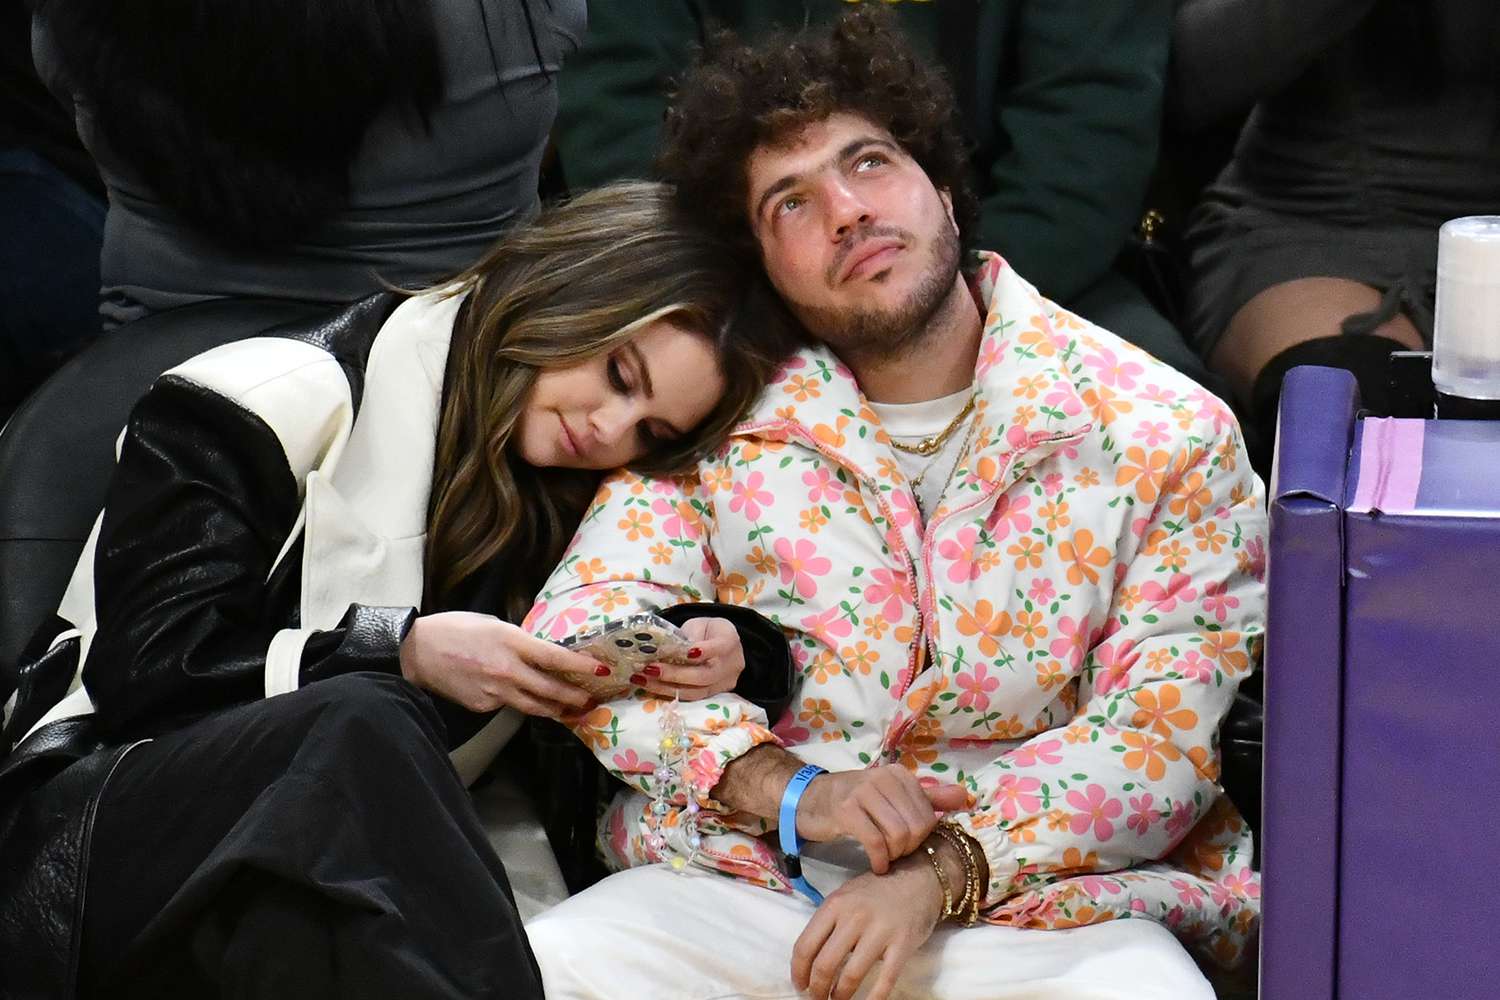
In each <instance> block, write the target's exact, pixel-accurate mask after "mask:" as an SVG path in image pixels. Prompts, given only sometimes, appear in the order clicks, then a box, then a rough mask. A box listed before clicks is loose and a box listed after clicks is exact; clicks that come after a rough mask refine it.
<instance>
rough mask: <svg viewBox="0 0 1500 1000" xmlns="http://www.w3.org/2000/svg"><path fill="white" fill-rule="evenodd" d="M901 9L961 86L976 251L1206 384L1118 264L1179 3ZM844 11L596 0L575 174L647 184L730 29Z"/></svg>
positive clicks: (1155, 120) (793, 4) (796, 3)
mask: <svg viewBox="0 0 1500 1000" xmlns="http://www.w3.org/2000/svg"><path fill="white" fill-rule="evenodd" d="M866 6H878V7H881V8H884V9H886V10H887V11H888V12H889V13H890V15H891V17H892V19H893V20H894V21H895V22H896V23H897V24H898V25H899V28H900V30H901V31H902V32H903V33H904V34H905V35H907V36H908V37H910V39H911V40H912V43H913V45H914V46H916V48H917V49H918V51H920V52H921V53H922V54H923V56H924V57H925V58H928V59H930V60H932V61H933V63H934V64H935V65H940V66H942V67H943V69H944V70H945V71H946V74H947V76H948V77H949V79H950V80H951V81H952V83H953V88H954V91H955V94H956V96H957V98H958V101H959V104H960V108H961V112H962V119H963V127H964V131H965V135H966V138H967V140H968V141H969V143H970V152H971V155H970V163H969V167H970V169H971V171H972V174H973V177H974V179H975V180H976V182H977V185H976V186H977V190H978V193H979V196H980V205H979V219H978V222H977V224H976V227H975V231H976V239H977V242H978V245H982V246H984V247H986V248H989V249H993V250H995V251H997V252H999V253H1000V254H1002V255H1003V256H1004V257H1005V259H1006V261H1007V262H1008V263H1010V264H1011V265H1012V266H1013V267H1014V268H1015V269H1016V270H1017V271H1018V272H1020V273H1021V274H1023V275H1025V276H1026V278H1027V280H1028V281H1031V282H1033V283H1034V284H1035V285H1036V286H1037V289H1038V290H1039V291H1040V292H1041V293H1042V294H1043V295H1045V296H1047V297H1048V298H1049V299H1052V300H1054V301H1056V302H1058V303H1060V304H1062V305H1063V306H1065V307H1067V308H1068V309H1070V310H1073V311H1074V312H1077V313H1079V314H1080V315H1082V316H1083V317H1085V318H1086V319H1089V320H1092V321H1093V322H1095V323H1098V324H1099V325H1101V326H1103V327H1105V328H1106V329H1109V330H1113V331H1114V332H1116V333H1118V334H1120V335H1121V336H1123V337H1124V338H1125V339H1126V340H1129V341H1130V342H1132V343H1134V344H1136V345H1137V346H1139V347H1142V348H1144V349H1145V350H1147V351H1148V352H1150V353H1151V354H1153V355H1155V356H1156V357H1158V358H1160V359H1161V360H1163V361H1165V362H1167V363H1168V364H1170V365H1172V366H1173V367H1174V368H1176V369H1178V370H1179V371H1181V372H1183V373H1184V374H1186V375H1188V376H1189V377H1190V378H1192V379H1194V380H1195V381H1197V382H1200V383H1208V384H1210V388H1212V387H1213V386H1212V385H1211V380H1210V376H1209V374H1208V372H1207V370H1206V369H1205V368H1204V366H1203V363H1202V361H1201V360H1199V358H1198V356H1197V355H1195V354H1194V353H1193V351H1192V350H1191V348H1189V346H1188V344H1187V342H1186V341H1185V340H1184V339H1183V336H1182V334H1181V333H1180V332H1179V331H1178V330H1177V329H1176V328H1175V327H1174V326H1173V325H1172V324H1171V323H1170V322H1168V320H1167V319H1166V318H1165V317H1164V316H1162V315H1161V314H1160V313H1159V312H1157V311H1156V309H1155V308H1154V307H1153V306H1152V305H1151V303H1150V302H1149V301H1148V300H1147V298H1146V296H1145V295H1144V294H1143V292H1142V291H1141V289H1140V288H1138V287H1136V285H1134V284H1132V283H1131V282H1130V281H1129V280H1128V279H1127V278H1125V277H1124V276H1123V275H1122V274H1120V273H1119V272H1117V271H1116V270H1115V269H1114V268H1113V266H1112V265H1113V264H1114V263H1115V260H1116V258H1117V257H1119V255H1120V253H1121V250H1122V249H1123V248H1124V246H1125V244H1126V241H1127V239H1128V238H1129V236H1130V233H1131V231H1132V229H1133V228H1134V227H1135V225H1136V223H1137V221H1138V220H1139V219H1140V217H1141V208H1142V204H1143V202H1144V200H1145V196H1146V187H1147V183H1148V181H1149V180H1150V177H1151V170H1152V165H1153V163H1154V161H1155V158H1156V150H1157V138H1158V131H1159V125H1160V121H1161V100H1162V89H1163V86H1164V81H1165V74H1166V60H1167V44H1168V39H1169V36H1170V28H1171V23H1170V19H1171V8H1170V6H1169V5H1168V4H1166V3H1164V2H1160V0H1136V2H1133V3H1091V4H1079V3H1073V4H1060V3H1049V2H1044V0H957V2H955V0H941V2H938V3H903V4H874V3H868V4H866ZM849 9H850V4H849V3H848V2H846V0H715V2H712V3H710V2H706V0H595V2H594V3H592V4H590V5H589V26H588V35H587V36H586V38H585V39H584V44H583V47H582V48H581V49H580V50H579V51H578V52H577V53H576V54H575V55H574V56H573V57H572V58H571V59H570V60H569V62H568V71H567V72H566V73H564V74H563V76H562V77H561V82H560V86H561V106H560V107H559V109H558V116H557V129H556V135H557V145H558V154H559V158H560V160H561V164H562V170H563V175H564V177H565V178H566V180H567V182H568V183H569V184H572V185H581V186H585V187H586V186H588V185H590V184H597V183H599V182H600V181H603V180H607V179H610V178H615V177H645V176H649V175H650V174H649V171H650V167H651V161H652V157H653V156H654V155H655V153H656V149H657V143H658V140H659V138H660V136H661V128H662V118H663V113H664V112H665V110H666V107H667V95H668V91H669V89H670V85H671V79H672V77H673V76H674V75H676V74H677V73H679V72H680V70H681V69H682V67H684V66H686V65H687V63H688V60H689V57H690V55H691V53H692V50H693V48H694V47H695V46H700V45H702V44H704V43H705V42H707V41H708V40H709V39H710V37H711V36H712V34H713V32H714V30H715V29H717V28H727V29H730V30H733V31H734V32H735V33H736V34H737V35H738V36H740V37H742V38H745V39H748V40H755V39H758V38H764V37H766V36H768V35H770V34H771V33H772V32H773V31H775V30H776V29H789V30H795V29H798V28H801V27H804V26H806V25H809V24H831V23H832V22H833V21H834V20H836V19H837V18H838V17H840V16H842V15H843V14H844V13H845V12H847V11H848V10H849Z"/></svg>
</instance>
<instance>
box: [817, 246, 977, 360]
mask: <svg viewBox="0 0 1500 1000" xmlns="http://www.w3.org/2000/svg"><path fill="white" fill-rule="evenodd" d="M945 221H946V220H945ZM869 235H870V236H879V235H888V234H885V233H871V234H869ZM903 235H904V234H903ZM867 238H868V237H867ZM859 242H863V240H861V241H859ZM907 245H908V246H910V245H911V244H910V242H908V244H907ZM930 257H931V264H930V266H929V267H928V269H927V272H926V273H925V274H924V275H922V280H921V281H920V282H918V283H917V287H916V288H915V289H913V290H912V293H911V294H910V295H908V296H907V297H906V301H904V302H902V303H901V304H900V305H898V306H897V307H895V308H894V309H889V310H876V309H858V308H853V309H839V308H835V307H822V306H807V305H802V304H800V303H798V304H793V311H794V312H795V313H796V314H797V315H798V317H799V318H800V319H801V320H802V323H803V325H804V326H805V327H806V328H807V331H808V332H809V333H811V334H812V335H813V336H814V337H816V338H817V339H818V340H821V341H823V342H824V343H826V344H827V345H828V346H829V347H832V348H833V349H834V350H835V351H836V352H837V353H838V355H839V356H840V357H841V358H843V359H844V360H845V361H846V362H851V363H854V364H858V363H860V362H882V361H891V360H894V359H897V358H900V357H903V356H905V355H908V354H910V353H911V352H912V351H914V350H916V348H918V347H919V346H921V344H922V342H923V341H925V340H926V339H927V336H928V334H929V333H931V332H932V326H933V319H934V317H935V316H936V315H937V314H938V312H939V310H941V309H942V307H943V305H944V304H945V303H946V302H947V300H948V296H949V295H950V294H951V293H952V291H953V287H954V279H955V278H956V277H957V275H958V263H959V245H958V234H957V233H955V232H954V231H953V229H952V227H950V226H947V225H942V226H940V227H939V231H938V233H937V237H936V239H934V240H933V242H932V253H931V255H930Z"/></svg>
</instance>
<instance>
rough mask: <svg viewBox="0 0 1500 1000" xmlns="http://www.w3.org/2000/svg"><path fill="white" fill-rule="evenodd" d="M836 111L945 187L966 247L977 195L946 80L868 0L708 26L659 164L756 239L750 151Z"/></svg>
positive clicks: (682, 189)
mask: <svg viewBox="0 0 1500 1000" xmlns="http://www.w3.org/2000/svg"><path fill="white" fill-rule="evenodd" d="M838 112H846V113H850V114H856V115H860V116H862V117H864V118H867V119H869V120H870V121H872V122H874V123H875V124H877V125H879V126H881V127H882V128H884V129H885V130H886V131H887V132H889V133H890V134H891V135H892V136H893V137H894V138H895V140H896V142H897V143H899V144H900V145H901V147H902V148H903V149H905V150H906V152H907V153H908V155H910V156H911V158H912V159H913V160H915V161H916V162H917V164H918V165H919V166H921V168H922V169H923V170H924V171H926V173H927V176H928V178H930V179H931V181H932V183H933V184H934V185H935V186H936V187H937V188H938V189H939V190H942V191H947V192H948V194H949V196H950V197H951V198H952V199H953V214H954V217H955V218H956V219H957V220H958V228H959V241H960V245H961V246H962V248H963V250H964V251H965V254H964V256H965V258H967V257H968V256H969V254H968V253H967V251H969V250H970V249H972V246H971V242H970V241H971V240H972V238H973V233H974V224H975V222H976V221H977V220H978V217H979V202H978V199H977V197H976V196H975V194H974V189H973V186H972V184H971V183H970V179H969V157H968V150H967V145H966V142H965V140H964V137H963V131H962V129H961V127H960V125H959V121H958V111H957V105H956V103H955V101H954V98H953V90H952V88H951V87H950V86H949V85H948V81H947V79H946V78H945V77H944V76H943V73H942V71H941V70H939V69H938V68H936V67H934V66H931V65H929V64H928V63H926V62H925V61H924V60H922V59H921V58H919V57H918V56H917V55H916V53H915V52H914V51H913V50H912V49H911V47H910V45H909V44H908V42H907V40H906V38H905V37H904V36H903V35H902V33H901V31H900V29H899V28H898V27H897V26H896V24H895V20H894V17H893V16H892V15H891V14H890V13H889V12H887V11H884V10H880V9H878V8H874V7H873V5H869V4H865V5H861V7H859V8H856V9H854V10H851V11H849V12H848V13H846V14H845V15H843V16H842V17H840V18H839V19H838V20H837V21H836V22H834V23H833V24H832V25H831V26H829V27H827V28H823V29H821V30H816V31H814V30H812V29H807V30H803V31H801V32H799V33H797V34H795V35H789V34H785V33H782V34H777V35H773V36H771V37H769V38H765V39H762V40H760V41H759V43H758V44H755V45H746V44H743V43H741V42H740V41H739V40H738V39H737V38H736V37H735V36H734V35H733V34H732V33H730V32H727V31H726V32H720V33H718V34H716V35H715V36H714V37H713V38H712V39H711V41H710V42H709V44H708V46H707V47H706V49H705V50H704V52H703V53H701V54H700V56H699V57H698V59H697V60H696V61H695V62H694V64H693V66H692V67H691V68H690V69H689V70H688V72H687V74H686V75H685V76H684V77H683V78H682V80H681V81H680V82H679V84H678V86H677V88H676V90H675V92H674V94H673V96H672V101H671V104H670V106H669V107H668V109H667V117H666V125H665V128H664V130H663V137H662V147H661V151H660V153H659V154H658V156H657V159H656V169H657V172H658V174H659V175H660V176H661V178H662V179H663V180H666V181H668V182H669V183H672V184H674V185H676V188H677V197H678V199H679V200H680V201H681V202H682V203H683V205H684V206H685V207H687V208H688V209H689V210H690V211H692V212H693V213H694V214H695V215H697V216H698V217H700V218H705V219H706V220H707V221H709V222H710V223H711V224H713V225H715V226H717V227H720V228H721V231H722V232H724V233H725V234H726V235H728V236H730V238H732V239H734V240H735V242H737V243H740V244H742V245H743V246H744V247H746V248H747V249H753V248H754V246H755V241H754V236H753V234H752V232H751V229H750V220H749V218H748V216H747V207H746V202H747V199H748V197H749V192H748V184H749V181H748V168H749V162H750V154H751V153H752V152H753V151H754V150H755V149H756V148H757V147H759V146H762V145H769V146H775V145H778V144H781V143H784V142H787V141H790V140H791V139H792V138H793V137H795V135H796V134H797V132H798V131H800V130H801V129H802V128H803V127H804V126H807V125H811V124H814V123H816V122H819V121H822V120H823V119H825V118H827V117H828V116H829V115H832V114H835V113H838Z"/></svg>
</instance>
